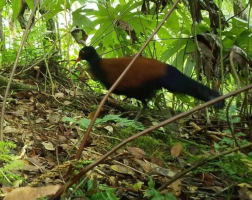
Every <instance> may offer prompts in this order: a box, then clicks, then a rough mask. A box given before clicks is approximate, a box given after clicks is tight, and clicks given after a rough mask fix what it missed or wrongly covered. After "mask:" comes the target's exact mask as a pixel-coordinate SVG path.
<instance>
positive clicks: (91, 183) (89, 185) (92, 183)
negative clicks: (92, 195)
mask: <svg viewBox="0 0 252 200" xmlns="http://www.w3.org/2000/svg"><path fill="white" fill-rule="evenodd" d="M93 188H94V180H88V182H87V191H89V190H91V189H93Z"/></svg>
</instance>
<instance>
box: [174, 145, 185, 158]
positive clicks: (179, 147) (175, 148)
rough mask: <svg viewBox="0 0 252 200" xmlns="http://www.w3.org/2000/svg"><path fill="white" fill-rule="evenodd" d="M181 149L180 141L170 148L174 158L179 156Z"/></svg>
mask: <svg viewBox="0 0 252 200" xmlns="http://www.w3.org/2000/svg"><path fill="white" fill-rule="evenodd" d="M182 150H183V145H182V144H181V143H178V144H175V145H174V146H173V147H172V148H171V155H172V156H173V157H175V158H177V157H179V156H180V154H181V152H182Z"/></svg>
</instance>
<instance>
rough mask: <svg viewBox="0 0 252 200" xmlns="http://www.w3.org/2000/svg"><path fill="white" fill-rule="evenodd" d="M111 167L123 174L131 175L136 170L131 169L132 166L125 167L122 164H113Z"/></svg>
mask: <svg viewBox="0 0 252 200" xmlns="http://www.w3.org/2000/svg"><path fill="white" fill-rule="evenodd" d="M110 168H111V169H112V170H114V171H116V172H118V173H121V174H130V175H134V171H133V170H131V169H130V168H128V167H124V166H122V165H112V166H110Z"/></svg>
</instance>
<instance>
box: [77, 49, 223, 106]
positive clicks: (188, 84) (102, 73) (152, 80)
mask: <svg viewBox="0 0 252 200" xmlns="http://www.w3.org/2000/svg"><path fill="white" fill-rule="evenodd" d="M132 59H133V57H122V58H101V57H100V56H99V54H98V53H97V51H96V49H95V48H94V47H93V46H85V47H84V48H82V49H81V50H80V51H79V57H78V58H77V60H76V61H75V63H77V62H79V61H80V60H86V61H87V62H88V63H89V67H90V69H91V72H92V75H93V76H94V77H96V79H98V80H99V81H100V82H101V83H102V84H104V85H105V87H106V88H107V89H109V88H110V87H111V86H112V85H113V84H114V82H115V81H116V80H117V79H118V77H119V76H120V75H121V74H122V72H123V71H124V70H125V68H126V67H127V66H128V64H129V63H130V62H131V60H132ZM161 88H165V89H167V90H168V91H169V92H171V93H180V94H186V95H189V96H192V97H194V98H196V99H199V100H202V101H204V102H207V101H210V100H212V99H215V98H217V97H219V96H221V95H220V93H219V92H217V91H215V90H212V89H210V88H209V87H207V86H205V85H203V84H201V83H199V82H197V81H195V80H193V79H191V78H190V77H188V76H186V75H184V74H183V73H182V72H180V71H179V70H178V69H177V68H176V67H174V66H172V65H169V64H166V63H163V62H161V61H158V60H155V59H152V58H145V57H138V58H137V59H136V60H135V62H134V63H133V64H132V66H131V68H130V69H129V71H128V72H127V73H126V74H125V76H124V77H123V79H122V80H121V82H120V83H119V84H118V86H117V87H116V88H115V90H114V91H113V93H114V94H117V95H125V96H127V97H129V98H135V99H137V100H140V101H141V102H142V103H143V105H144V107H145V106H146V105H147V102H148V101H149V100H150V99H151V98H153V97H154V96H155V91H157V90H159V89H161ZM224 104H225V102H224V100H223V101H219V102H217V103H215V104H214V107H215V108H218V109H220V108H223V107H224Z"/></svg>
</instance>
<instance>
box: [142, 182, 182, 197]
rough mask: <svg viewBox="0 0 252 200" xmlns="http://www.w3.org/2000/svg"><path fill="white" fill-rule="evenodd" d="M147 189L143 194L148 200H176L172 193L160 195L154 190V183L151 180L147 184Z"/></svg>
mask: <svg viewBox="0 0 252 200" xmlns="http://www.w3.org/2000/svg"><path fill="white" fill-rule="evenodd" d="M148 185H149V188H148V190H147V191H146V192H145V194H144V196H145V197H148V198H149V199H150V200H177V199H176V197H175V196H174V195H173V194H172V193H166V194H165V195H162V194H161V193H160V192H159V191H157V190H156V189H155V182H154V181H153V180H152V178H150V179H149V182H148Z"/></svg>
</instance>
